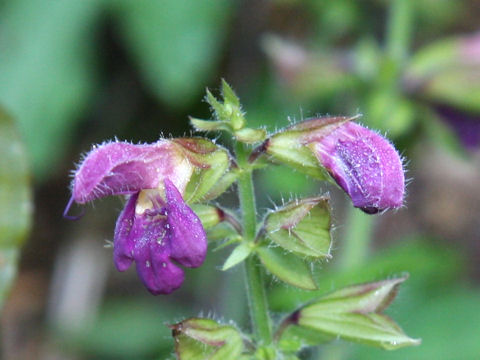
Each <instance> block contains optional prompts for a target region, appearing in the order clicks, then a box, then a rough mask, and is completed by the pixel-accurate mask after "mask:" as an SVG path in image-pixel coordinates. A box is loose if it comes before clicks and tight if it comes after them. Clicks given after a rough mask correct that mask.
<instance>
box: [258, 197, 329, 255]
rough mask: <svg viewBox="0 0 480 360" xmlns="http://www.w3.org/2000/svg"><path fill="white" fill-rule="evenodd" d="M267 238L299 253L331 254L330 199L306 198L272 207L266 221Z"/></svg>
mask: <svg viewBox="0 0 480 360" xmlns="http://www.w3.org/2000/svg"><path fill="white" fill-rule="evenodd" d="M264 224H265V225H264V226H265V230H266V233H267V238H269V239H270V240H272V241H273V242H275V243H276V244H277V245H280V246H281V247H282V248H284V249H285V250H288V251H293V252H295V253H296V254H298V255H300V256H308V257H312V258H329V257H330V247H331V241H332V239H331V235H330V231H331V227H332V223H331V218H330V206H329V204H328V199H327V198H324V197H315V198H306V199H301V200H296V201H292V202H289V203H288V204H286V205H285V206H284V207H282V208H280V209H278V210H275V211H272V212H271V213H269V214H268V215H267V217H266V218H265V222H264Z"/></svg>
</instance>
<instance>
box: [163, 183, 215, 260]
mask: <svg viewBox="0 0 480 360" xmlns="http://www.w3.org/2000/svg"><path fill="white" fill-rule="evenodd" d="M165 196H166V200H167V206H166V211H167V226H168V229H167V230H168V231H167V236H168V237H169V242H170V249H171V258H172V259H174V260H175V261H177V262H178V263H180V264H182V265H183V266H186V267H198V266H200V265H202V263H203V261H204V260H205V256H206V253H207V235H206V234H205V230H204V229H203V226H202V223H201V221H200V219H199V218H198V216H197V215H196V214H195V213H194V212H193V210H192V209H191V208H190V207H188V206H187V204H185V202H184V201H183V198H182V196H181V194H180V192H179V191H178V190H177V188H176V187H175V185H174V184H173V183H172V182H171V181H170V180H168V179H165Z"/></svg>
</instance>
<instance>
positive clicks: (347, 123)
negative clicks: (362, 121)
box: [263, 117, 405, 214]
mask: <svg viewBox="0 0 480 360" xmlns="http://www.w3.org/2000/svg"><path fill="white" fill-rule="evenodd" d="M353 119H355V118H347V117H326V118H316V119H310V120H306V121H303V122H301V123H298V124H295V125H293V126H291V127H289V128H287V129H285V130H283V131H280V132H279V133H277V134H275V135H274V136H272V137H271V138H270V139H269V140H267V142H266V143H264V145H263V148H264V149H265V150H266V152H267V153H269V154H270V155H272V156H273V157H274V158H276V159H278V160H280V161H283V162H287V163H288V164H290V165H292V166H294V167H295V168H297V169H299V170H302V167H303V168H305V169H306V171H305V172H307V171H308V172H307V173H309V174H310V175H313V176H315V175H317V176H316V177H320V178H321V177H322V176H324V173H322V171H324V170H326V171H327V172H328V173H329V174H330V176H331V177H332V178H333V179H334V180H335V181H336V182H337V184H338V185H339V186H340V187H341V188H342V189H343V190H344V191H345V192H346V193H347V194H348V195H349V196H350V198H351V199H352V202H353V205H354V206H355V207H357V208H360V209H361V210H363V211H364V212H366V213H369V214H375V213H378V212H381V211H384V210H387V209H391V208H399V207H401V206H402V205H403V199H404V193H405V177H404V170H403V166H402V161H401V158H400V156H399V154H398V152H397V151H396V150H395V148H394V147H393V145H392V144H391V143H390V142H389V141H388V140H387V139H385V138H384V137H383V136H381V135H379V134H378V133H376V132H375V131H372V130H369V129H367V128H365V127H363V126H361V125H358V124H356V123H354V122H352V121H351V120H353ZM306 149H309V151H307V152H306V151H305V150H306ZM312 155H313V158H314V160H315V159H316V161H317V164H316V167H317V168H320V170H321V171H318V172H317V173H315V172H314V166H313V163H312ZM319 165H320V166H319Z"/></svg>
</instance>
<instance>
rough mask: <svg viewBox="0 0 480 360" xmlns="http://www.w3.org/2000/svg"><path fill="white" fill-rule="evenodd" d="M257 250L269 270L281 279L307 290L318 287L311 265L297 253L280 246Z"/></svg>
mask: <svg viewBox="0 0 480 360" xmlns="http://www.w3.org/2000/svg"><path fill="white" fill-rule="evenodd" d="M256 252H257V254H258V256H259V258H260V260H261V261H262V263H263V265H264V266H265V267H266V268H267V270H268V271H270V272H271V273H272V274H273V275H275V276H276V277H278V278H279V279H280V280H282V281H284V282H286V283H288V284H290V285H292V286H296V287H298V288H301V289H305V290H315V289H316V288H317V285H316V284H315V281H314V280H313V276H312V271H311V269H310V266H309V265H307V263H306V262H305V261H304V260H302V259H300V258H299V257H298V256H296V255H295V254H293V253H287V252H285V251H284V250H282V249H281V248H278V247H277V248H273V247H259V248H257V249H256Z"/></svg>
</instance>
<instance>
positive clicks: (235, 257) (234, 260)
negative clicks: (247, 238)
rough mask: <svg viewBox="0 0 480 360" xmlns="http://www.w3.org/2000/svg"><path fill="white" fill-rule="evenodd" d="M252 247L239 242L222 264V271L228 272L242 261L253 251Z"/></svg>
mask: <svg viewBox="0 0 480 360" xmlns="http://www.w3.org/2000/svg"><path fill="white" fill-rule="evenodd" d="M253 249H254V248H253V246H251V245H250V243H247V242H241V243H240V244H239V245H238V246H237V247H236V248H235V249H233V251H232V253H231V254H230V255H229V256H228V258H227V260H225V263H224V264H223V267H222V270H223V271H225V270H228V269H230V268H232V267H234V266H235V265H238V264H240V263H241V262H242V261H244V260H245V259H246V258H247V257H248V256H249V255H250V254H251V253H252V251H253Z"/></svg>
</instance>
